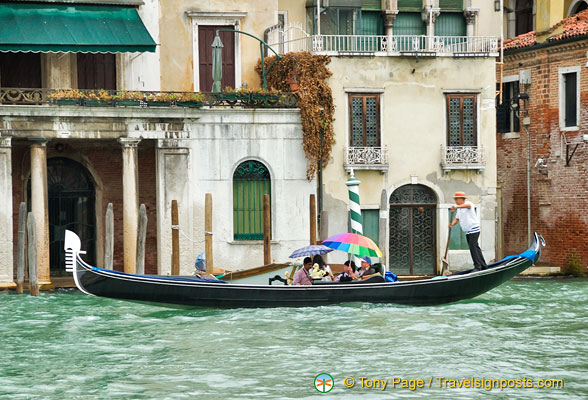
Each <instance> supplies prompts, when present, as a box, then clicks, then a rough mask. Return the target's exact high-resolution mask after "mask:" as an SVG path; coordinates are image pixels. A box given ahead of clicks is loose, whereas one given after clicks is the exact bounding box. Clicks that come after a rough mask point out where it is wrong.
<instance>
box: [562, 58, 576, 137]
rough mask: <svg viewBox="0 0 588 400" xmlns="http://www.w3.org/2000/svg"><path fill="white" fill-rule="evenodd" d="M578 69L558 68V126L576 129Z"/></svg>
mask: <svg viewBox="0 0 588 400" xmlns="http://www.w3.org/2000/svg"><path fill="white" fill-rule="evenodd" d="M580 69H581V68H580V67H566V68H560V69H559V71H558V75H559V126H560V128H561V129H564V130H565V129H568V130H571V129H577V127H578V118H579V116H580Z"/></svg>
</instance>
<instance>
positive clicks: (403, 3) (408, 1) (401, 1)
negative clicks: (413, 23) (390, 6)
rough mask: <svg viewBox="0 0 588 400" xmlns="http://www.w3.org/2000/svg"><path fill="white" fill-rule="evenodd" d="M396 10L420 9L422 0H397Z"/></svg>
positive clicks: (421, 8)
mask: <svg viewBox="0 0 588 400" xmlns="http://www.w3.org/2000/svg"><path fill="white" fill-rule="evenodd" d="M398 10H400V11H422V10H423V0H398Z"/></svg>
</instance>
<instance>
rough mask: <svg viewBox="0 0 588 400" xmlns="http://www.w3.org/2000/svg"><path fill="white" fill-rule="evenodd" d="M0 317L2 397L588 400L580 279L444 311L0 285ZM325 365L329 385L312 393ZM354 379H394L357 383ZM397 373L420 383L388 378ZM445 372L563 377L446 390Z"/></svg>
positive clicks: (587, 289) (586, 294) (587, 318)
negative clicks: (204, 301)
mask: <svg viewBox="0 0 588 400" xmlns="http://www.w3.org/2000/svg"><path fill="white" fill-rule="evenodd" d="M0 318H1V320H0V398H1V399H60V400H61V399H265V398H268V399H282V398H337V399H355V398H399V399H401V398H402V399H404V398H422V399H454V398H460V399H462V398H463V399H479V398H481V399H484V398H501V399H502V398H505V399H506V398H508V399H528V398H537V399H564V398H565V399H569V398H578V399H586V398H588V282H587V281H585V280H575V281H574V280H572V281H559V280H541V281H511V282H508V283H506V284H504V285H502V286H501V287H499V288H497V289H494V290H492V291H491V292H489V293H486V294H485V295H483V296H480V297H478V298H476V299H473V300H470V301H465V302H461V303H458V304H451V305H446V306H438V307H405V306H395V305H369V304H359V303H354V304H346V305H340V306H325V307H317V308H299V309H288V308H276V309H235V310H215V309H200V310H171V309H164V308H159V307H155V306H149V305H143V304H134V303H128V302H122V301H115V300H110V299H103V298H97V297H90V296H86V295H83V294H81V293H80V292H78V291H73V290H72V291H57V292H54V293H49V294H42V295H41V296H40V297H38V298H33V297H31V296H28V295H21V296H17V295H15V294H14V293H10V292H0ZM320 373H328V374H330V375H331V376H332V377H333V379H334V388H333V390H332V391H331V392H330V393H325V394H322V393H319V392H318V391H317V390H316V389H315V387H314V379H315V377H316V376H317V375H318V374H320ZM346 377H352V378H354V380H355V386H354V387H353V388H345V386H344V378H346ZM360 377H366V378H369V379H387V380H388V383H387V386H386V388H385V390H380V389H374V388H367V387H363V388H362V387H361V381H362V380H361V378H360ZM394 377H397V378H399V379H414V380H417V379H423V381H424V386H425V387H424V388H417V389H415V390H410V389H409V388H402V387H398V384H396V385H395V387H392V384H393V382H392V379H393V378H394ZM439 377H444V378H445V379H454V380H455V381H453V382H455V383H457V382H463V380H464V379H472V378H473V379H474V380H476V379H479V380H486V379H488V380H489V379H506V380H508V379H512V380H514V379H520V380H522V379H524V378H526V379H529V380H532V381H533V383H535V384H537V383H538V381H539V380H540V379H562V380H563V383H564V387H563V389H553V388H551V389H545V388H542V389H540V388H511V389H508V388H507V389H503V390H502V391H501V390H500V389H498V388H494V389H491V390H486V389H484V388H449V387H439V386H440V385H441V384H442V383H441V382H443V381H442V380H440V379H439ZM431 378H432V379H431ZM363 382H364V386H368V385H369V384H370V383H371V381H369V382H368V381H367V380H366V379H364V380H363ZM429 382H431V386H430V387H428V385H429ZM444 382H445V385H446V386H448V385H451V381H444ZM470 382H472V383H473V382H475V381H470ZM479 382H481V384H482V385H483V384H484V383H483V382H484V381H479ZM511 382H514V381H511ZM415 384H416V382H415ZM507 384H508V383H507Z"/></svg>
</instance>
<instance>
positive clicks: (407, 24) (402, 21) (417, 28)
mask: <svg viewBox="0 0 588 400" xmlns="http://www.w3.org/2000/svg"><path fill="white" fill-rule="evenodd" d="M425 28H426V27H425V23H424V21H423V20H422V18H421V13H413V12H406V13H405V12H399V13H398V15H397V16H396V21H394V34H395V35H424V34H425Z"/></svg>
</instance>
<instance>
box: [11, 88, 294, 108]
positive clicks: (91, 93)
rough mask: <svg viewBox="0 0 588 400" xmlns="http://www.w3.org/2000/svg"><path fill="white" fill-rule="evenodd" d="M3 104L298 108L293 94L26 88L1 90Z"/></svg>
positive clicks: (242, 91)
mask: <svg viewBox="0 0 588 400" xmlns="http://www.w3.org/2000/svg"><path fill="white" fill-rule="evenodd" d="M0 105H38V106H43V105H44V106H62V105H69V106H78V107H140V108H145V107H174V108H175V107H182V108H201V107H223V106H225V107H227V106H228V107H234V106H238V107H243V108H296V107H297V98H296V96H294V95H293V94H292V93H277V92H260V91H244V90H238V91H235V92H222V93H194V92H149V91H127V90H118V91H113V90H78V89H65V90H61V89H25V88H3V87H0Z"/></svg>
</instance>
